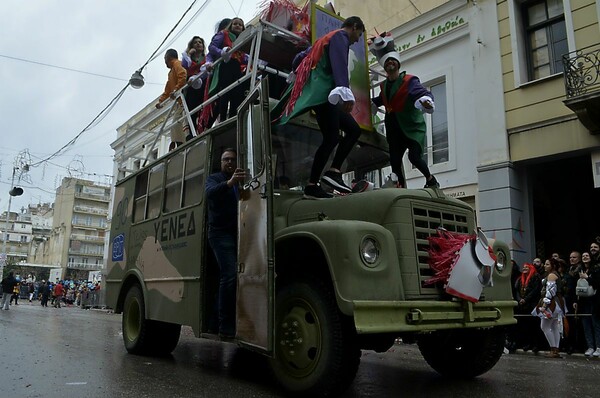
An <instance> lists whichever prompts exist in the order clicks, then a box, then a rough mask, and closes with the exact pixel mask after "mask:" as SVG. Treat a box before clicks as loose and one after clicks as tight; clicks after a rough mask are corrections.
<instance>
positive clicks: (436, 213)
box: [412, 204, 469, 294]
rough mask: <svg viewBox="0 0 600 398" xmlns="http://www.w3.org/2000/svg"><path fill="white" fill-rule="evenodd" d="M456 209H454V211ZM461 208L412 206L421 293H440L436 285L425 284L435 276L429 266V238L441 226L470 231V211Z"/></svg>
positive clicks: (463, 231)
mask: <svg viewBox="0 0 600 398" xmlns="http://www.w3.org/2000/svg"><path fill="white" fill-rule="evenodd" d="M452 210H454V211H452ZM460 210H461V209H459V208H457V209H451V210H450V211H449V209H448V208H446V209H444V210H440V209H436V208H434V207H426V206H422V205H420V204H419V205H414V204H413V207H412V213H413V220H414V233H415V245H416V253H417V260H418V261H417V263H418V268H419V280H420V291H421V294H431V293H436V294H437V293H438V289H437V288H436V286H434V285H428V286H425V285H423V282H424V281H425V280H427V279H429V278H431V277H432V276H433V271H432V270H431V268H429V263H428V261H429V254H428V252H427V250H428V249H429V241H428V240H427V238H429V237H430V236H432V235H435V234H437V229H438V228H439V227H442V228H445V229H446V230H448V231H451V232H458V233H464V234H468V233H469V226H468V214H469V213H468V212H467V211H463V212H461V211H460Z"/></svg>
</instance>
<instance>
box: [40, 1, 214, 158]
mask: <svg viewBox="0 0 600 398" xmlns="http://www.w3.org/2000/svg"><path fill="white" fill-rule="evenodd" d="M209 1H210V0H206V1H205V2H204V4H203V5H202V7H201V9H203V8H204V7H205V6H206V5H207V4H208V2H209ZM196 2H197V0H193V1H192V4H190V6H189V7H188V8H187V10H185V12H184V13H183V15H182V16H181V18H179V20H178V21H177V23H176V24H175V26H173V28H171V30H170V31H169V33H167V35H166V36H165V38H164V39H163V40H162V42H161V43H160V44H159V46H158V47H157V49H156V50H154V52H153V53H152V55H150V58H148V60H147V61H146V62H145V63H144V65H142V66H141V67H140V69H139V71H142V70H143V69H144V68H145V67H146V66H147V65H148V64H149V63H150V61H152V60H153V59H154V58H153V57H155V55H156V54H158V52H159V50H160V49H161V47H162V45H163V44H164V43H165V42H166V41H167V39H168V38H169V36H170V35H171V33H173V31H174V30H175V29H177V26H179V24H180V23H181V21H182V20H183V19H184V18H185V16H186V15H187V13H188V12H189V11H190V10H191V9H192V7H194V5H195V4H196ZM197 14H198V13H196V15H197ZM129 85H130V83H129V81H128V82H127V84H126V85H125V87H123V89H121V91H120V92H119V93H118V94H117V95H116V96H115V97H114V98H113V99H112V100H111V101H110V102H109V103H108V105H107V106H106V107H105V108H104V109H102V111H100V113H99V114H98V115H97V116H96V117H95V118H94V119H93V120H92V121H91V122H90V123H89V124H88V125H87V126H85V127H84V128H83V130H81V131H80V132H79V133H78V134H77V135H76V136H75V137H74V138H72V139H71V140H70V141H69V142H67V143H66V144H65V145H63V146H62V147H61V148H60V149H59V150H58V151H56V152H54V153H53V154H51V155H50V156H48V157H47V158H44V159H42V160H40V161H38V162H35V163H32V164H31V165H30V166H31V167H36V166H39V165H40V164H42V163H44V162H45V161H48V160H50V159H53V158H55V157H57V156H58V155H60V153H62V152H63V151H64V150H66V149H67V148H68V147H70V146H72V145H73V144H75V141H77V139H78V138H79V137H81V135H82V134H83V133H85V132H86V131H88V130H90V129H91V128H93V127H95V126H96V125H98V123H100V122H101V121H102V120H103V119H104V118H105V117H106V116H107V115H108V114H109V113H110V111H111V110H112V109H113V108H114V106H115V105H116V104H117V102H119V100H120V99H121V97H122V96H123V94H124V93H125V90H127V88H128V87H129Z"/></svg>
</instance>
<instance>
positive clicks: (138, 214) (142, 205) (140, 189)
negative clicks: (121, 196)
mask: <svg viewBox="0 0 600 398" xmlns="http://www.w3.org/2000/svg"><path fill="white" fill-rule="evenodd" d="M147 193H148V171H145V172H143V173H141V174H140V175H138V176H137V177H136V179H135V194H134V198H133V203H134V204H133V222H134V223H136V222H138V221H142V220H143V219H144V215H145V214H146V197H147V196H146V194H147Z"/></svg>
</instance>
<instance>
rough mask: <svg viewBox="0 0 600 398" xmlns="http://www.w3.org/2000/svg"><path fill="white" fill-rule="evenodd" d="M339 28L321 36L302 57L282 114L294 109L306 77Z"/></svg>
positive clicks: (287, 113) (315, 65)
mask: <svg viewBox="0 0 600 398" xmlns="http://www.w3.org/2000/svg"><path fill="white" fill-rule="evenodd" d="M340 30H341V29H337V30H333V31H331V32H329V33H327V34H326V35H325V36H323V37H321V38H320V39H319V40H317V41H316V42H315V44H313V46H312V48H311V49H310V51H309V52H308V54H307V55H306V57H304V59H303V60H302V62H300V65H298V68H296V71H295V73H296V80H295V81H294V87H293V88H292V92H291V94H290V99H289V100H288V103H287V105H286V106H285V109H284V111H283V115H285V116H287V115H289V114H290V113H292V111H293V110H294V106H295V105H296V101H297V100H298V98H299V97H300V94H302V90H303V89H304V86H305V84H306V82H307V81H308V77H309V76H310V72H312V70H313V69H315V68H316V67H317V64H318V63H319V61H320V60H321V57H322V56H323V53H324V52H325V47H326V46H327V45H328V44H329V40H330V39H331V37H332V36H333V35H334V34H336V33H337V32H339V31H340Z"/></svg>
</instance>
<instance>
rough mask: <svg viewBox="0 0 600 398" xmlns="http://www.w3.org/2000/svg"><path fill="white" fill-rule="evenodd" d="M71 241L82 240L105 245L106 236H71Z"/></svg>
mask: <svg viewBox="0 0 600 398" xmlns="http://www.w3.org/2000/svg"><path fill="white" fill-rule="evenodd" d="M71 240H81V241H85V242H93V243H104V236H90V235H81V234H71Z"/></svg>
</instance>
